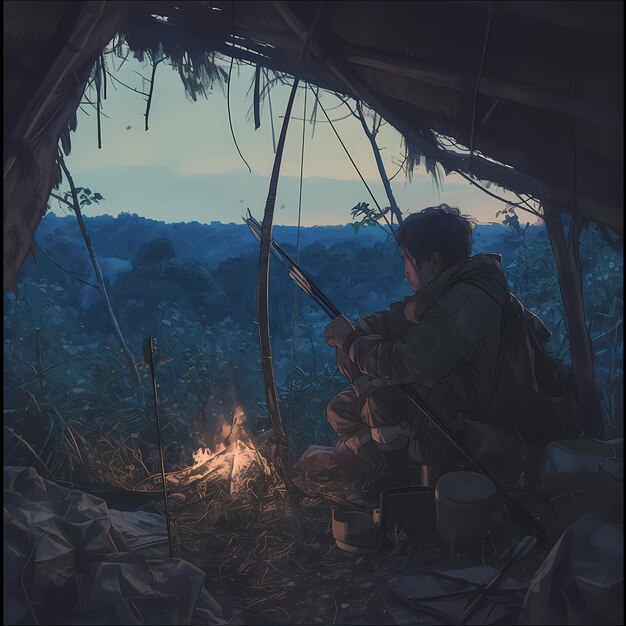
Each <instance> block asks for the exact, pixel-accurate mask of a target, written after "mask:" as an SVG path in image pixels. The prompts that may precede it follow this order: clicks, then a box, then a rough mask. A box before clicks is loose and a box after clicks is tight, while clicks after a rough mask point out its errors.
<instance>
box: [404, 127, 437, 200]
mask: <svg viewBox="0 0 626 626" xmlns="http://www.w3.org/2000/svg"><path fill="white" fill-rule="evenodd" d="M415 131H416V132H417V133H418V134H419V135H420V136H421V137H422V138H423V139H424V141H425V142H426V143H427V144H429V145H431V146H432V148H433V152H432V153H433V154H434V153H435V152H436V150H437V148H438V147H439V145H438V143H437V138H436V136H435V134H434V133H433V131H432V130H430V129H428V128H416V129H415ZM402 145H403V147H404V155H405V157H406V160H405V162H404V171H405V174H406V177H407V179H408V180H409V182H410V181H411V179H412V178H413V170H414V169H415V168H416V167H417V166H418V165H419V164H420V163H421V162H422V159H423V160H424V167H425V168H426V173H427V174H430V175H431V176H432V178H433V183H434V185H435V187H436V188H437V191H441V171H440V170H439V163H438V162H437V160H435V159H433V158H432V157H431V156H427V155H424V153H423V152H422V151H420V149H419V148H418V147H417V146H416V145H415V144H414V143H412V142H411V141H410V140H409V139H407V138H406V137H405V136H404V135H402Z"/></svg>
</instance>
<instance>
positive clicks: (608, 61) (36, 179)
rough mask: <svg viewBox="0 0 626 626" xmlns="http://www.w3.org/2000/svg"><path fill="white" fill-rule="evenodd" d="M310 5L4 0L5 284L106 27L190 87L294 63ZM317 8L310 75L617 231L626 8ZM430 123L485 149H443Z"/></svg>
mask: <svg viewBox="0 0 626 626" xmlns="http://www.w3.org/2000/svg"><path fill="white" fill-rule="evenodd" d="M318 7H319V3H318V2H235V3H233V2H151V1H142V2H115V3H113V2H54V1H50V2H5V3H4V13H5V26H4V35H5V43H4V50H5V68H4V69H5V79H4V80H5V116H4V128H5V174H4V182H5V203H4V289H5V290H6V289H7V288H10V287H12V286H14V284H15V276H16V272H17V270H18V269H19V267H20V266H21V264H22V262H23V260H24V258H25V256H26V254H27V253H28V248H29V242H30V240H31V234H32V232H33V230H34V229H35V228H36V227H37V225H38V223H39V221H40V220H41V217H42V215H43V210H44V208H45V203H46V200H47V198H48V195H49V193H50V190H51V188H52V186H53V185H54V184H56V183H57V182H58V180H59V171H58V166H57V164H56V163H55V154H56V145H57V143H58V140H59V138H62V140H63V145H64V149H66V151H67V150H68V149H69V130H70V129H73V128H75V124H76V119H75V112H76V109H77V106H78V102H79V101H80V98H81V95H82V91H83V89H84V86H85V84H86V81H87V80H88V77H89V75H90V73H91V72H92V69H93V66H94V63H95V62H96V58H97V56H98V55H99V54H100V52H101V50H102V47H103V46H104V45H106V43H108V42H109V41H110V40H111V39H112V38H113V36H114V35H115V34H116V33H119V34H120V35H121V36H122V37H123V38H124V39H125V40H126V42H127V43H128V45H129V46H130V47H131V49H132V50H133V51H134V52H137V53H139V54H141V53H148V52H150V51H151V50H152V51H156V50H158V49H159V47H161V49H163V50H164V52H165V53H166V54H167V55H168V56H170V57H171V58H172V59H173V60H174V61H176V62H177V63H178V66H179V70H180V72H181V78H183V82H184V84H185V89H187V91H188V92H189V93H191V94H194V95H195V94H196V93H197V92H199V91H200V92H201V91H202V87H203V86H206V85H207V84H208V82H210V81H211V80H212V79H213V78H214V71H215V69H214V66H213V55H214V54H215V53H219V54H222V55H231V56H235V57H237V58H240V59H244V60H247V61H251V62H253V63H259V64H261V65H263V66H265V67H268V68H270V69H273V70H277V71H281V72H286V73H290V74H295V73H297V72H298V64H299V60H300V55H301V51H302V46H303V38H304V37H305V34H306V31H307V29H308V28H309V27H310V25H311V24H312V22H313V19H314V16H315V13H316V11H317V10H318ZM321 11H322V13H321V16H320V18H319V20H318V22H317V25H316V27H315V29H314V32H313V35H312V45H311V49H310V53H309V55H308V56H307V58H306V59H305V60H304V67H303V70H302V73H301V76H302V78H303V79H304V80H307V81H309V82H310V83H312V84H314V85H318V86H320V87H323V88H327V89H331V90H333V91H336V92H339V93H342V94H346V95H350V96H353V97H355V98H358V99H360V100H363V101H365V102H366V103H367V104H368V105H369V106H371V107H372V108H373V109H375V110H376V111H377V112H378V113H380V114H381V115H382V116H383V117H384V118H385V119H386V120H387V121H388V122H390V123H391V124H392V125H393V126H395V128H396V129H397V130H398V131H400V132H401V133H402V134H403V135H404V136H405V138H406V139H407V140H408V142H409V143H410V144H412V146H413V148H414V149H415V151H417V153H419V154H421V155H423V156H425V157H426V158H428V159H429V161H430V160H433V159H434V160H436V161H438V162H439V163H440V164H441V165H442V166H443V167H444V169H445V170H447V171H451V170H457V171H461V172H464V173H466V174H469V175H471V176H473V177H475V178H477V179H479V180H483V181H491V182H493V183H496V184H498V185H500V186H503V187H505V188H507V189H510V190H512V191H515V192H518V193H526V194H530V195H532V196H533V197H535V198H538V199H541V200H542V202H543V206H544V211H545V212H550V213H558V212H561V211H567V212H576V213H580V214H581V215H583V216H584V217H586V218H589V219H592V220H596V221H598V222H600V223H602V224H605V225H607V226H609V227H611V228H613V229H614V230H615V231H617V232H618V233H619V234H620V235H621V234H622V232H623V217H622V215H623V211H622V209H623V186H622V171H623V3H622V2H600V1H597V2H493V3H491V2H473V1H470V2H390V1H387V2H325V3H324V4H323V7H322V9H321ZM154 15H158V16H162V17H166V18H167V21H164V20H163V19H157V18H156V17H154ZM233 33H234V36H233ZM432 131H435V132H437V133H440V134H443V135H446V136H448V137H451V138H453V139H454V140H456V141H457V142H459V143H460V144H463V145H465V146H470V147H472V148H473V149H474V150H475V151H478V153H479V154H474V155H473V156H472V157H471V158H470V159H468V158H467V157H466V156H463V155H461V154H459V153H455V152H453V151H451V150H448V149H445V148H443V147H442V146H441V145H440V144H438V143H437V141H436V138H435V135H434V134H433V132H432ZM481 155H485V156H486V157H488V158H484V157H483V156H481ZM495 161H497V163H496V162H495ZM502 164H504V165H502Z"/></svg>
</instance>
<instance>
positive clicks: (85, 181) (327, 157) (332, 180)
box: [50, 55, 512, 226]
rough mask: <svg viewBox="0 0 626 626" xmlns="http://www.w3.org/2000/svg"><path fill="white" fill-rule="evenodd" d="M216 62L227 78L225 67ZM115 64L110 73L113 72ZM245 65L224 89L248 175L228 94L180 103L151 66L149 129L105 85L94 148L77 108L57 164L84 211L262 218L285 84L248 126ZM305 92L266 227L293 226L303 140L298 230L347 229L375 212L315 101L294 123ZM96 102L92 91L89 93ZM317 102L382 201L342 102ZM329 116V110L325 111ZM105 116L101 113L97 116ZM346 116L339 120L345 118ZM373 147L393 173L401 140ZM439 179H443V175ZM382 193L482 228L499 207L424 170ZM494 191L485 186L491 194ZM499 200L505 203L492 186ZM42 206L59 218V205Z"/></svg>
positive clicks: (112, 60)
mask: <svg viewBox="0 0 626 626" xmlns="http://www.w3.org/2000/svg"><path fill="white" fill-rule="evenodd" d="M121 62H122V60H121V59H119V58H117V57H113V55H108V56H107V64H108V67H109V68H110V70H111V71H112V72H113V74H114V76H115V77H116V78H117V79H118V80H119V81H122V82H123V83H125V84H126V85H128V86H130V87H132V88H134V89H136V90H138V91H142V90H143V91H144V92H145V91H147V90H148V81H147V80H145V79H142V76H143V77H148V76H149V75H150V67H149V66H147V65H146V64H145V63H144V64H142V63H139V62H138V61H137V60H135V59H133V58H132V55H131V56H129V57H128V60H127V61H126V62H125V63H124V64H123V65H122V67H121V68H120V67H119V66H120V64H121ZM223 66H224V67H225V68H226V69H227V70H228V63H227V62H224V63H223ZM118 68H119V69H118ZM253 78H254V68H252V67H250V66H247V65H246V66H240V67H237V65H235V66H234V67H233V71H232V78H231V87H230V108H231V116H232V124H233V128H234V133H235V136H236V139H237V142H238V144H239V148H240V150H241V152H242V154H243V156H244V157H245V159H246V161H247V162H248V163H249V165H250V168H251V170H252V171H251V172H249V171H248V168H247V167H246V165H245V164H244V163H243V161H242V159H241V157H240V156H239V155H238V153H237V149H236V147H235V144H234V142H233V138H232V136H231V133H230V129H229V122H228V109H227V98H226V88H225V87H224V88H222V87H220V86H219V85H218V84H215V85H214V87H213V90H212V93H210V94H209V95H208V98H204V97H202V96H200V97H199V98H198V101H196V102H193V101H191V100H190V99H188V98H187V97H186V95H185V91H184V88H183V84H182V81H181V79H180V77H179V76H178V73H177V71H175V70H174V69H172V68H171V67H170V66H168V65H166V64H165V63H162V64H160V65H159V66H158V68H157V72H156V77H155V84H154V93H153V97H152V103H151V109H150V117H149V130H148V131H145V129H144V112H145V107H146V98H145V97H144V96H143V95H141V94H140V93H136V92H134V91H131V90H130V89H128V88H127V87H124V86H122V85H121V84H120V83H118V82H116V81H115V80H112V79H111V78H110V77H109V78H108V81H107V99H106V100H104V101H103V106H102V113H103V117H102V119H101V128H102V148H101V149H98V142H97V123H96V111H95V109H94V108H93V107H92V106H91V105H89V104H87V103H84V104H83V105H82V106H81V108H80V109H79V111H78V128H77V131H76V132H75V133H73V134H72V136H71V141H72V150H71V153H70V155H69V156H68V157H67V159H66V163H67V165H68V169H69V171H70V173H71V174H72V177H73V179H74V182H75V184H76V185H77V186H81V187H89V188H90V189H91V190H92V191H97V192H99V193H100V194H101V195H102V196H104V201H102V202H100V204H99V205H97V206H95V205H92V206H90V207H89V208H88V209H87V211H86V214H87V215H92V216H93V215H102V214H109V215H114V216H115V215H118V214H119V213H120V212H122V211H128V212H130V213H137V214H139V215H142V216H145V217H148V218H152V219H156V220H163V221H165V222H184V221H194V220H195V221H198V222H201V223H209V222H211V221H221V222H226V223H228V222H240V221H241V218H242V216H243V215H244V214H245V213H246V209H248V208H249V209H250V211H251V212H252V214H253V215H254V216H255V217H257V218H258V219H261V218H262V216H263V209H264V206H265V201H266V196H267V192H268V186H269V180H270V175H271V170H272V166H273V161H274V151H273V142H272V124H271V121H272V119H273V122H274V132H275V137H276V141H277V140H278V135H279V133H280V127H281V124H282V122H283V117H284V112H285V109H286V105H287V100H288V97H289V92H290V86H276V87H275V88H273V89H272V91H271V105H272V106H271V115H270V107H269V103H268V101H267V99H266V100H265V101H264V102H263V103H262V109H261V126H260V128H259V129H257V130H255V129H254V121H253V119H252V88H251V85H252V83H253ZM304 93H305V89H304V88H302V89H300V90H299V92H298V94H297V97H296V101H295V103H294V107H293V112H292V118H291V120H290V123H289V131H288V135H287V140H286V144H285V152H284V156H283V161H282V167H281V177H280V181H279V186H278V196H277V201H276V210H275V216H274V223H275V224H284V225H294V224H297V222H298V199H299V184H300V165H301V149H302V135H303V126H304V137H305V140H304V164H303V184H302V208H301V223H302V225H303V226H313V225H318V224H347V223H350V222H351V221H352V218H351V215H350V210H351V208H352V207H353V206H355V205H356V204H357V203H358V202H368V203H369V204H370V206H372V205H373V202H372V201H371V198H370V196H369V193H368V191H367V189H366V188H365V186H364V185H363V182H362V181H361V180H360V179H359V177H358V174H357V172H356V170H355V169H354V167H353V165H352V164H351V163H350V161H349V159H348V157H347V156H346V154H345V152H344V150H343V148H342V147H341V145H340V143H339V142H338V140H337V138H336V136H335V134H334V133H333V131H332V129H331V127H330V125H329V124H328V123H327V122H326V120H325V118H324V117H323V114H322V113H321V111H319V110H318V115H317V121H316V123H315V125H312V124H311V123H310V121H309V119H310V115H311V110H312V106H313V101H314V97H313V95H312V92H311V91H310V90H309V91H308V92H307V97H306V107H307V115H306V118H307V122H306V123H304V124H303V121H302V120H303V117H304V105H305V102H304V100H305V97H304ZM87 95H88V97H89V99H90V100H91V102H95V94H93V93H92V94H89V93H88V94H87ZM321 101H322V103H323V104H324V107H325V108H326V109H327V111H328V113H329V115H330V116H331V118H333V119H339V118H345V119H339V121H337V122H336V124H335V128H336V129H337V131H338V133H339V134H340V136H341V138H342V139H343V141H344V142H345V144H346V146H347V147H348V149H349V151H350V153H351V155H352V157H353V158H354V160H355V162H356V163H357V165H358V167H359V169H360V171H361V173H362V174H363V176H364V178H365V179H366V180H367V182H368V185H369V186H370V188H371V189H372V192H373V194H374V196H375V197H376V199H377V201H378V202H379V204H380V205H381V206H388V204H389V203H388V201H387V197H386V195H385V192H384V188H383V186H382V183H381V179H380V175H379V173H378V169H377V167H376V163H375V160H374V155H373V152H372V148H371V146H370V143H369V141H368V140H367V138H366V136H365V134H364V132H363V129H362V127H361V124H360V122H359V121H358V120H357V119H356V118H354V117H352V116H350V115H349V111H348V110H347V109H346V107H345V105H343V104H342V103H341V101H340V100H339V99H338V98H337V97H336V96H334V95H333V94H331V93H322V95H321ZM331 109H332V110H331ZM104 115H105V116H106V117H104ZM346 116H347V117H346ZM378 144H379V147H380V149H381V154H382V156H383V162H384V164H385V167H386V170H387V173H388V176H393V174H395V173H396V171H397V170H398V169H399V167H398V165H399V164H400V163H401V161H402V158H403V151H402V147H401V137H400V135H399V133H397V132H396V131H395V129H393V128H392V127H391V126H389V125H386V126H383V127H382V129H381V131H380V133H379V136H378ZM442 174H443V172H442ZM392 188H393V192H394V195H395V197H396V200H397V202H398V205H399V206H400V209H401V210H402V211H403V213H404V214H405V215H406V214H408V213H411V212H414V211H418V210H420V209H422V208H425V207H427V206H433V205H437V204H440V203H442V202H445V203H447V204H449V205H452V206H458V207H459V208H460V209H461V211H462V212H463V213H466V214H469V215H472V216H473V217H475V218H477V219H478V220H479V221H480V222H492V221H497V219H498V218H496V217H495V213H496V211H498V210H499V209H502V208H504V204H503V203H502V202H500V201H498V200H495V199H493V198H491V197H489V196H488V195H487V194H485V193H484V192H482V191H480V190H479V189H476V188H475V187H473V186H472V185H470V184H469V183H467V182H466V181H465V180H464V179H463V178H462V177H460V176H459V175H458V174H450V175H449V176H447V177H444V178H443V182H442V188H441V190H437V189H436V187H435V185H434V184H433V181H432V177H431V176H430V175H429V174H427V173H426V171H425V169H424V168H423V166H419V167H418V168H416V169H415V170H414V172H413V177H412V181H411V182H409V181H408V180H407V179H406V177H405V175H404V172H403V171H401V172H400V173H399V174H398V175H397V176H396V177H395V178H394V179H393V181H392ZM492 190H493V188H492ZM498 194H499V195H503V196H504V197H507V198H511V197H512V196H510V194H507V193H506V192H503V191H502V190H498ZM50 206H51V208H52V210H53V211H54V212H55V213H57V214H59V215H62V214H65V213H66V211H64V210H63V209H62V208H61V207H59V205H58V202H56V201H54V200H52V201H51V205H50Z"/></svg>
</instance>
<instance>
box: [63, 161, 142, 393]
mask: <svg viewBox="0 0 626 626" xmlns="http://www.w3.org/2000/svg"><path fill="white" fill-rule="evenodd" d="M59 163H60V165H61V167H62V168H63V173H64V174H65V176H66V178H67V181H68V183H69V185H70V190H71V192H72V204H73V206H72V208H73V209H74V213H75V214H76V220H77V221H78V226H79V228H80V232H81V233H82V235H83V239H84V240H85V245H86V246H87V252H88V253H89V258H90V259H91V264H92V265H93V269H94V272H95V274H96V284H97V285H98V291H99V293H100V298H101V299H102V305H103V307H104V311H105V313H106V315H107V318H108V320H109V323H110V324H111V328H112V329H113V334H114V335H115V337H116V339H117V340H118V342H119V344H120V346H121V348H122V350H123V351H124V356H125V357H126V361H127V363H128V369H129V370H130V371H129V374H130V377H131V381H132V383H133V386H135V387H137V388H140V387H141V380H140V379H139V373H138V372H137V361H136V360H135V356H134V355H133V353H132V352H131V349H130V348H129V347H128V344H127V343H126V339H124V335H123V334H122V331H121V330H120V327H119V324H118V323H117V318H116V317H115V313H113V307H112V306H111V301H110V300H109V294H108V293H107V290H106V285H105V284H104V277H103V276H102V271H101V270H100V265H99V263H98V259H97V258H96V253H95V252H94V249H93V246H92V245H91V238H90V237H89V233H88V232H87V227H86V226H85V221H84V220H83V214H82V212H81V210H80V203H79V201H78V194H77V193H76V187H75V186H74V181H73V179H72V176H71V175H70V173H69V171H68V169H67V166H66V165H65V161H64V159H63V157H62V156H61V155H59Z"/></svg>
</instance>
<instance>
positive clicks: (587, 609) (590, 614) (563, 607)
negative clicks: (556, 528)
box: [522, 511, 624, 624]
mask: <svg viewBox="0 0 626 626" xmlns="http://www.w3.org/2000/svg"><path fill="white" fill-rule="evenodd" d="M623 583H624V527H623V526H619V525H617V524H611V523H608V522H606V521H605V520H603V519H602V518H601V517H600V516H599V515H598V514H597V513H595V512H594V511H591V512H589V513H587V515H585V516H584V517H582V518H580V519H579V520H578V521H577V522H576V523H575V524H573V525H572V526H570V527H569V528H568V529H567V530H566V531H565V532H564V533H563V534H562V535H561V538H560V539H559V540H558V541H557V543H556V544H555V546H554V547H553V548H552V550H551V551H550V553H549V554H548V556H547V557H546V559H545V561H544V562H543V564H542V565H541V567H540V568H539V570H538V571H537V573H536V574H535V576H534V577H533V579H532V580H531V582H530V586H529V588H528V595H527V596H526V600H525V608H526V612H525V617H524V621H523V622H522V623H523V624H623V623H624V587H623Z"/></svg>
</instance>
